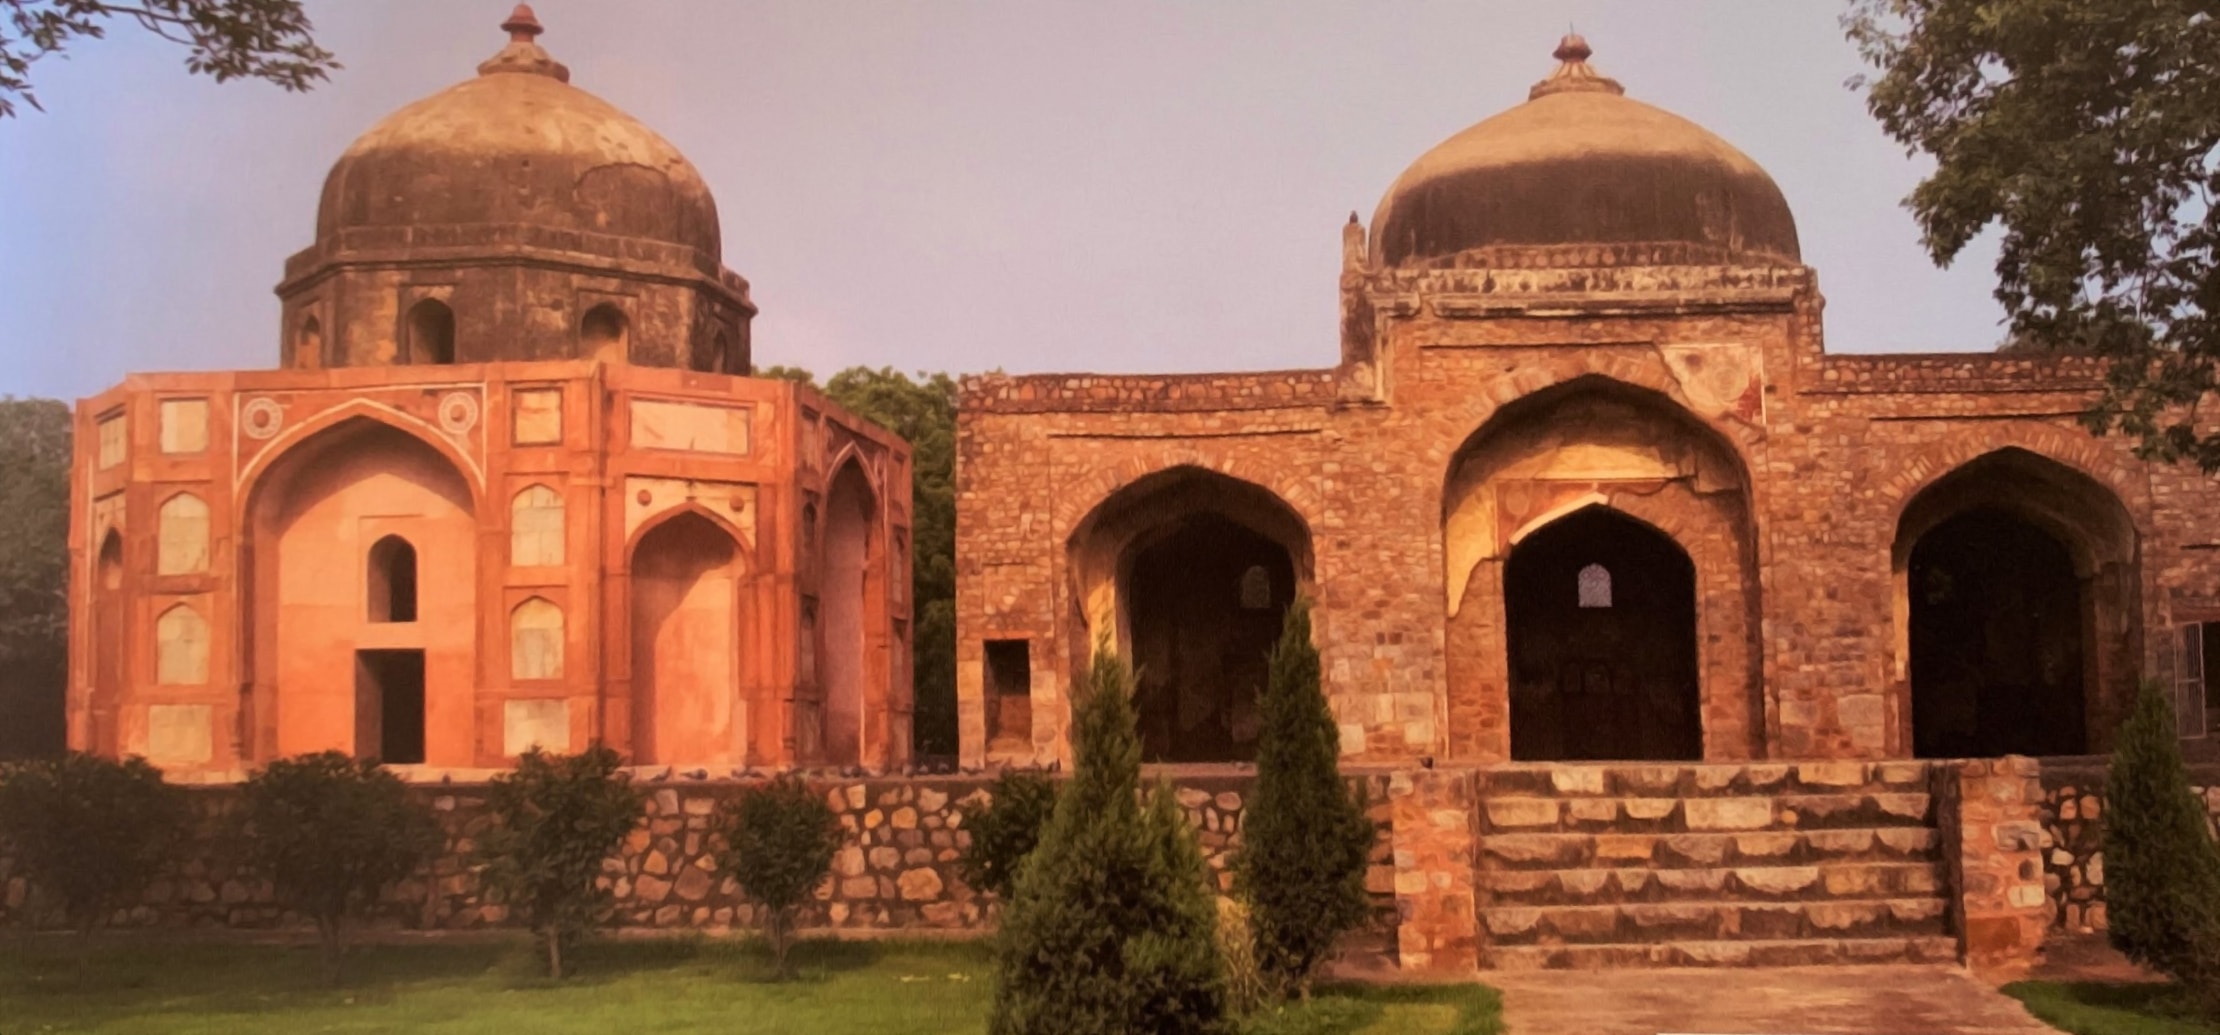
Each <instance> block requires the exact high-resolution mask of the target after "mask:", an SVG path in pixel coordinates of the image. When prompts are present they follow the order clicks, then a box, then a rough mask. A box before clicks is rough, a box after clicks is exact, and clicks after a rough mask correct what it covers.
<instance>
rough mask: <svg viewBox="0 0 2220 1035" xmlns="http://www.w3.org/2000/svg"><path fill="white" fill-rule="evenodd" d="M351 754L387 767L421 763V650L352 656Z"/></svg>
mask: <svg viewBox="0 0 2220 1035" xmlns="http://www.w3.org/2000/svg"><path fill="white" fill-rule="evenodd" d="M355 754H357V755H360V756H363V757H366V758H375V759H377V760H379V761H381V762H384V763H386V764H388V765H418V764H421V763H422V762H423V761H424V652H423V651H420V650H361V651H356V652H355Z"/></svg>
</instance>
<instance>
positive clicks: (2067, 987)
mask: <svg viewBox="0 0 2220 1035" xmlns="http://www.w3.org/2000/svg"><path fill="white" fill-rule="evenodd" d="M2004 994H2006V995H2009V996H2011V997H2013V998H2015V999H2018V1000H2019V1001H2020V1002H2022V1003H2025V1004H2027V1012H2029V1013H2032V1014H2034V1015H2035V1016H2036V1017H2038V1018H2040V1019H2041V1020H2042V1021H2043V1023H2045V1024H2048V1025H2050V1026H2051V1027H2054V1028H2057V1029H2059V1030H2060V1031H2065V1032H2069V1033H2071V1035H2211V1033H2212V1031H2213V1030H2214V1027H2215V1026H2214V1024H2213V1023H2212V1022H2211V1021H2207V1020H2197V1019H2193V1018H2191V1017H2189V1016H2188V1015H2187V1014H2186V1013H2185V1012H2184V1005H2183V1004H2182V1002H2181V1001H2180V999H2179V993H2177V992H2175V991H2174V990H2173V989H2172V988H2171V987H2169V986H2167V985H2147V984H2143V985H2136V984H2103V983H2098V982H2064V981H2020V982H2016V983H2014V984H2009V985H2006V986H2004Z"/></svg>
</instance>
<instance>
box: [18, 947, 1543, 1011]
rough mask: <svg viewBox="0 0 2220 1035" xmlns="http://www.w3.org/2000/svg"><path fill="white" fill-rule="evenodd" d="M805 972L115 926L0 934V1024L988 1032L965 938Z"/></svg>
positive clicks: (866, 951)
mask: <svg viewBox="0 0 2220 1035" xmlns="http://www.w3.org/2000/svg"><path fill="white" fill-rule="evenodd" d="M795 953H796V959H797V961H798V968H799V970H800V971H801V978H800V979H799V980H796V981H793V982H788V983H785V984H778V983H773V982H771V981H769V980H768V976H769V973H770V965H769V958H768V956H767V955H765V954H764V953H763V952H762V951H761V950H760V949H758V948H756V947H755V946H754V945H752V944H747V943H734V942H723V941H711V940H687V941H655V942H621V943H617V942H603V943H597V944H590V945H587V946H585V947H583V948H581V949H580V950H579V951H578V952H577V953H576V955H575V958H574V960H573V961H572V962H573V963H574V965H575V967H576V972H577V973H576V976H575V977H573V978H572V979H571V980H568V981H564V982H562V983H561V984H554V983H550V982H548V981H546V980H545V979H544V978H541V977H539V976H538V973H537V971H536V970H535V967H536V966H537V965H538V963H539V960H538V958H537V956H536V955H535V954H534V953H532V952H531V951H530V948H529V946H527V945H526V944H525V943H524V942H522V941H521V940H513V941H502V942H488V943H469V944H456V943H415V944H406V945H377V946H367V947H363V948H359V949H357V950H356V952H355V953H354V954H353V955H352V956H351V957H350V958H349V959H348V968H349V971H348V977H347V981H346V983H345V984H344V985H343V986H342V987H340V988H336V989H334V988H328V987H325V986H324V985H323V984H322V981H321V978H320V972H319V970H318V965H317V956H316V952H315V950H314V948H313V947H309V946H279V945H246V944H236V943H231V942H187V941H176V942H169V941H162V942H156V941H143V940H135V939H129V938H125V937H120V936H116V937H111V939H110V940H109V941H108V943H107V944H105V945H102V946H101V947H100V948H99V949H98V950H97V951H96V952H95V953H94V955H93V956H92V958H91V960H90V961H89V964H88V967H87V969H86V970H85V972H84V974H83V975H82V976H80V974H79V972H78V962H77V957H76V953H75V946H74V944H73V943H71V942H70V941H69V940H67V939H36V940H30V941H25V940H20V939H0V1035H32V1033H43V1032H106V1033H115V1035H136V1033H146V1035H154V1033H160V1035H261V1033H266V1032H267V1033H285V1035H295V1033H311V1032H341V1033H360V1032H398V1031H406V1032H427V1033H435V1035H477V1033H485V1035H494V1033H500V1035H510V1033H516V1032H533V1033H541V1032H546V1033H557V1035H559V1033H564V1032H580V1033H587V1032H591V1033H594V1035H606V1033H607V1032H612V1031H653V1032H671V1033H683V1032H694V1031H699V1032H717V1033H719V1035H748V1033H752V1032H762V1033H766V1035H769V1033H773V1032H777V1033H782V1035H784V1033H810V1032H838V1033H842V1035H913V1033H914V1035H926V1033H940V1032H964V1033H971V1032H983V1031H984V1030H985V1028H986V1011H987V1000H988V997H989V995H990V994H991V990H992V980H993V977H992V969H991V963H990V959H989V956H988V953H987V950H986V948H985V947H984V946H981V945H975V944H935V943H859V942H812V943H806V944H804V945H802V946H800V947H798V948H797V949H796V950H795ZM1498 1030H1499V1028H1498V1023H1497V1000H1496V997H1495V994H1494V993H1493V992H1492V991H1490V990H1488V989H1485V988H1481V987H1479V986H1469V985H1468V986H1452V987H1441V988H1345V987H1334V988H1329V989H1327V990H1325V991H1322V992H1321V993H1320V994H1319V995H1318V996H1316V997H1315V998H1314V999H1313V1000H1312V1001H1311V1002H1310V1003H1308V1004H1304V1005H1301V1006H1297V1007H1291V1008H1288V1009H1285V1010H1281V1011H1277V1012H1274V1013H1272V1014H1269V1015H1264V1016H1259V1017H1256V1018H1253V1019H1252V1020H1251V1023H1250V1024H1249V1025H1248V1026H1247V1027H1246V1028H1245V1029H1244V1031H1245V1033H1246V1035H1342V1033H1349V1035H1356V1033H1365V1035H1372V1033H1387V1032H1395V1033H1406V1032H1407V1033H1410V1035H1495V1033H1496V1032H1497V1031H1498Z"/></svg>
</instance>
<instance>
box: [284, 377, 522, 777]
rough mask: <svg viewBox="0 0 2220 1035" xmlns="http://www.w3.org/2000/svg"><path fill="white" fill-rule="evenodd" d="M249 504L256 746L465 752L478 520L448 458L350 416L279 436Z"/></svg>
mask: <svg viewBox="0 0 2220 1035" xmlns="http://www.w3.org/2000/svg"><path fill="white" fill-rule="evenodd" d="M249 509H250V515H251V517H250V524H249V528H248V538H247V541H246V543H245V544H244V549H243V550H242V551H241V552H242V555H243V559H244V568H245V571H246V580H247V583H248V584H249V585H250V586H251V587H252V595H251V597H250V600H251V608H252V616H253V617H252V621H251V623H250V625H249V630H248V636H249V647H250V649H249V651H248V658H249V660H250V664H251V679H252V687H253V694H252V698H251V700H252V702H253V706H254V717H253V720H252V729H253V736H252V737H251V738H250V743H251V744H252V745H254V747H253V749H252V750H253V754H254V756H255V757H262V758H267V757H275V756H279V755H292V754H299V753H301V752H307V751H322V750H330V749H336V750H340V751H346V752H349V753H352V754H356V755H360V756H364V757H375V758H380V759H382V760H384V761H387V762H394V763H418V762H423V763H430V764H434V765H448V766H472V765H477V764H478V763H479V761H480V759H479V755H478V750H477V737H476V732H475V731H476V728H477V727H476V721H475V713H476V697H477V693H476V690H477V687H478V686H479V684H480V678H479V672H478V652H477V636H476V632H477V627H478V612H477V607H476V599H477V582H478V578H477V571H478V568H477V542H478V534H477V533H478V528H477V522H476V519H475V518H474V517H473V512H474V500H473V496H472V492H471V488H470V485H469V483H468V482H467V481H466V480H465V479H464V477H463V475H462V473H461V472H460V471H459V470H458V469H457V468H456V467H455V465H454V463H453V462H451V461H450V460H449V459H448V458H447V457H446V456H445V455H443V454H441V453H440V452H439V451H438V450H436V449H434V448H433V447H432V446H430V445H429V444H427V443H426V442H424V441H423V440H421V439H418V438H416V437H415V436H413V435H410V434H409V433H407V432H405V431H402V430H400V429H398V428H395V427H393V426H391V425H388V424H384V423H381V422H379V421H375V420H371V419H368V418H356V419H352V420H348V421H345V422H342V423H340V424H338V425H335V426H333V427H331V428H328V429H325V430H323V431H321V432H318V433H317V434H315V435H313V436H311V437H309V438H307V439H305V440H303V441H301V442H299V443H298V444H295V445H293V446H291V447H290V448H288V449H287V450H286V452H285V454H284V455H283V456H281V457H279V458H278V460H277V461H276V463H275V464H273V465H272V466H271V467H270V468H269V470H268V471H267V472H266V473H264V474H263V475H262V476H261V477H260V478H259V479H258V480H257V482H256V483H255V488H254V490H253V497H252V502H251V503H250V504H249ZM404 561H406V562H407V563H406V564H405V565H404V563H403V562H404ZM404 567H405V568H406V570H405V571H404V570H403V569H404ZM419 572H437V573H439V575H440V577H438V578H419V577H417V576H418V573H419ZM404 591H405V595H406V599H405V600H404V599H402V598H401V594H402V593H403V592H404Z"/></svg>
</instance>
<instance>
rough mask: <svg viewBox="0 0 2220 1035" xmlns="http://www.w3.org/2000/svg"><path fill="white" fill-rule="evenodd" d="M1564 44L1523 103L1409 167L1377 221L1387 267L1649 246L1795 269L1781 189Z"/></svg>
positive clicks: (1694, 258) (1582, 47)
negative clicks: (1559, 249)
mask: <svg viewBox="0 0 2220 1035" xmlns="http://www.w3.org/2000/svg"><path fill="white" fill-rule="evenodd" d="M1590 54H1591V51H1590V50H1589V48H1588V43H1587V41H1586V40H1584V39H1582V38H1580V37H1579V36H1567V37H1565V38H1564V40H1563V41H1562V42H1560V43H1559V44H1558V47H1557V50H1556V52H1555V54H1554V56H1555V57H1556V58H1557V59H1558V61H1559V62H1560V63H1559V65H1558V67H1557V69H1556V70H1555V71H1554V72H1552V73H1551V74H1550V76H1549V78H1547V79H1544V80H1542V81H1541V82H1539V83H1537V84H1535V85H1534V88H1533V90H1532V91H1530V92H1529V94H1528V98H1527V102H1526V103H1525V104H1521V105H1519V106H1518V107H1515V108H1512V109H1510V110H1508V111H1505V112H1503V113H1501V114H1499V115H1496V116H1494V117H1492V118H1489V119H1487V120H1485V121H1483V122H1481V123H1479V124H1477V125H1474V126H1472V127H1470V128H1468V129H1466V130H1465V131H1464V132H1462V133H1459V134H1457V135H1456V136H1453V137H1450V138H1449V139H1448V140H1446V141H1443V142H1442V143H1441V144H1440V145H1439V146H1437V147H1435V148H1434V149H1433V150H1431V151H1428V152H1426V153H1425V154H1424V155H1421V156H1420V157H1419V159H1418V161H1416V162H1413V163H1411V166H1410V168H1408V169H1406V170H1404V171H1403V175H1402V176H1400V177H1398V178H1397V179H1396V181H1395V185H1394V186H1392V187H1390V188H1388V192H1387V196H1386V197H1385V198H1383V199H1381V201H1380V207H1379V210H1378V212H1377V213H1375V215H1374V216H1373V220H1372V248H1371V253H1372V255H1373V256H1374V257H1375V259H1376V261H1379V262H1381V263H1384V264H1385V265H1388V266H1434V265H1444V264H1449V263H1451V262H1453V261H1454V260H1456V258H1457V257H1458V256H1460V255H1464V254H1466V253H1470V252H1474V251H1478V250H1482V249H1493V248H1501V247H1512V248H1521V247H1525V248H1532V247H1546V246H1553V245H1651V246H1664V247H1665V248H1666V249H1670V250H1672V251H1674V252H1676V253H1678V254H1679V255H1680V256H1682V257H1683V258H1682V259H1681V261H1691V262H1705V263H1713V262H1755V263H1763V264H1771V263H1795V262H1798V261H1800V260H1799V252H1798V249H1797V243H1796V221H1795V217H1794V216H1792V215H1791V214H1790V212H1789V209H1788V202H1787V200H1786V199H1784V198H1782V196H1781V191H1780V188H1779V187H1778V186H1776V185H1775V184H1774V183H1773V179H1772V177H1770V176H1767V175H1766V174H1765V170H1763V169H1761V168H1759V167H1758V164H1757V163H1756V162H1753V161H1751V160H1750V158H1749V156H1748V155H1745V154H1743V153H1742V152H1741V151H1738V150H1736V149H1735V148H1734V145H1732V144H1729V143H1727V142H1726V141H1725V140H1722V139H1720V138H1719V137H1718V136H1717V135H1716V134H1713V133H1712V132H1711V131H1709V130H1706V129H1704V128H1703V127H1702V126H1699V125H1697V124H1695V123H1693V122H1690V121H1688V120H1687V119H1684V118H1681V117H1680V116H1678V115H1675V114H1673V113H1671V112H1668V111H1665V110H1663V109H1661V108H1656V107H1652V106H1650V105H1647V104H1644V103H1642V102H1640V101H1636V100H1630V99H1628V98H1627V97H1626V96H1625V93H1626V91H1625V89H1624V88H1622V87H1621V86H1620V85H1619V84H1618V83H1617V82H1616V81H1614V80H1612V79H1608V78H1605V77H1604V76H1602V75H1600V74H1598V73H1597V72H1596V71H1595V69H1594V68H1592V67H1590V66H1589V64H1588V57H1589V55H1590Z"/></svg>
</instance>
